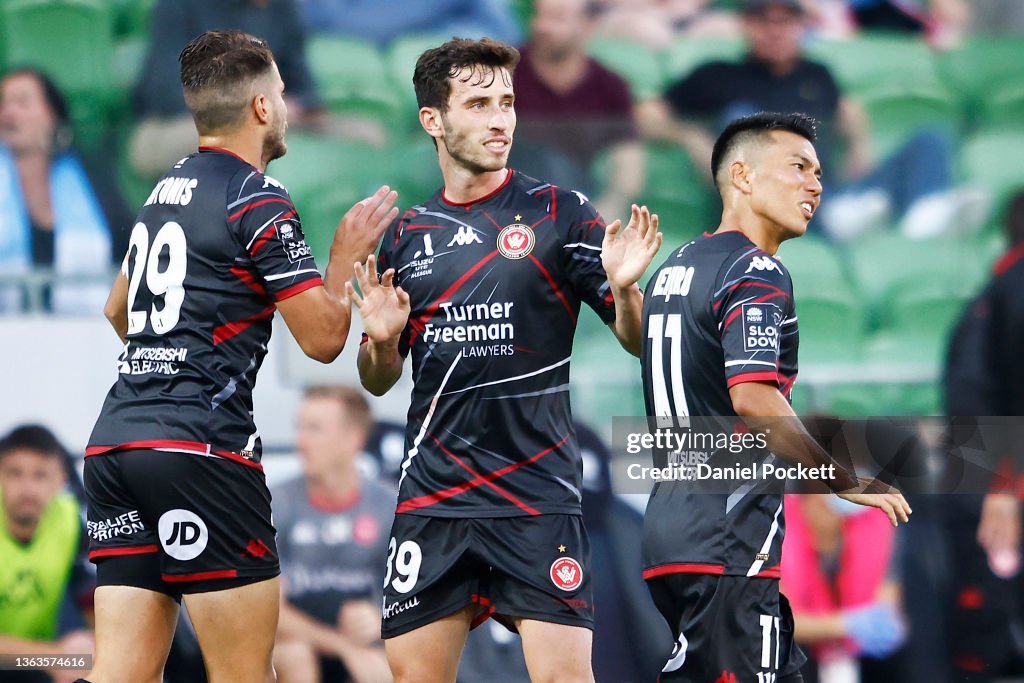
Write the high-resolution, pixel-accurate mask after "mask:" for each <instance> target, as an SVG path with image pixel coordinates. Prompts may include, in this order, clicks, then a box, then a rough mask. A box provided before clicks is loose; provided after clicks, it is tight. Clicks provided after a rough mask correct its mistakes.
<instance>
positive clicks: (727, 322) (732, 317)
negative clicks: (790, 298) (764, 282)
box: [722, 287, 786, 329]
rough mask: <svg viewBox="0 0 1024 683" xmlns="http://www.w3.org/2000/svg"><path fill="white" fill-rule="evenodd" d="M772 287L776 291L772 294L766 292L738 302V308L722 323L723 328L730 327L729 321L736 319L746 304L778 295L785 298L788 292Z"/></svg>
mask: <svg viewBox="0 0 1024 683" xmlns="http://www.w3.org/2000/svg"><path fill="white" fill-rule="evenodd" d="M772 289H775V292H773V293H772V294H765V295H764V296H759V297H757V298H756V299H753V300H752V301H744V302H743V303H742V304H737V305H736V308H734V309H733V310H732V313H730V314H729V315H728V316H727V317H726V318H725V321H724V322H723V323H722V329H725V328H726V327H729V323H731V322H732V321H733V320H735V319H736V316H738V315H739V314H740V312H741V311H742V310H743V306H744V305H745V304H762V303H764V302H765V301H768V300H769V299H774V298H775V297H777V296H782V297H783V298H785V296H786V293H785V292H783V291H782V290H781V289H778V288H775V287H772ZM776 292H777V293H776Z"/></svg>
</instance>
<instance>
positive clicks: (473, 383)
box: [380, 171, 615, 517]
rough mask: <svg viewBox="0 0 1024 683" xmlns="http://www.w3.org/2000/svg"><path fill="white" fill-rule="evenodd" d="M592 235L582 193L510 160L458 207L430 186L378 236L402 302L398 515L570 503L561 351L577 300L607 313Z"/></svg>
mask: <svg viewBox="0 0 1024 683" xmlns="http://www.w3.org/2000/svg"><path fill="white" fill-rule="evenodd" d="M603 238H604V222H603V221H602V219H601V217H600V216H599V215H598V213H597V212H596V211H595V209H594V208H593V206H591V204H590V202H589V201H588V200H587V198H586V197H584V196H583V195H582V194H579V193H578V192H570V191H566V190H562V189H560V188H557V187H555V186H553V185H550V184H547V183H542V182H540V181H537V180H534V179H533V178H530V177H528V176H524V175H522V174H520V173H516V172H513V171H510V172H509V174H508V177H507V179H506V180H505V182H504V183H503V184H502V185H501V187H499V188H498V189H497V190H495V191H494V192H493V193H491V194H490V195H488V196H486V197H483V198H481V199H479V200H477V201H474V202H472V203H470V204H456V203H453V202H450V201H448V200H447V199H445V196H444V192H443V191H441V192H438V193H437V194H436V195H434V196H433V197H432V198H431V199H430V201H428V202H426V204H424V205H422V206H415V207H413V208H412V209H410V210H408V211H406V213H405V215H403V216H402V217H401V218H400V219H399V220H398V221H396V223H395V224H394V225H393V226H392V227H391V228H389V230H388V231H387V232H386V233H385V235H384V241H383V244H382V246H381V251H380V264H381V269H382V271H383V269H385V268H388V267H393V268H395V270H396V272H397V276H396V282H397V284H399V285H401V286H402V288H403V289H405V290H406V291H407V292H408V293H409V296H410V299H411V302H412V311H411V315H410V317H409V323H408V325H407V327H406V329H405V331H404V332H403V334H402V338H401V344H400V351H401V353H402V354H403V355H406V354H408V353H409V352H410V351H411V352H412V377H413V382H414V387H413V392H412V403H411V406H410V408H409V416H408V424H407V428H406V455H405V459H404V461H403V462H402V468H401V475H400V476H401V479H400V485H399V504H398V510H397V511H398V512H399V513H413V514H420V515H430V516H442V517H462V516H476V517H506V516H518V515H536V514H542V513H567V514H579V512H580V495H581V494H580V486H581V484H580V482H581V476H582V465H581V461H580V454H579V448H578V446H577V444H576V439H575V435H574V432H573V421H572V415H571V411H570V407H569V362H570V354H571V351H572V343H573V335H574V332H575V330H576V320H577V317H578V316H579V314H580V304H581V302H586V303H587V304H588V305H589V306H590V307H591V308H593V309H594V311H596V312H597V314H598V315H599V316H600V317H601V318H602V320H604V321H605V322H611V321H612V320H614V317H615V306H614V301H613V299H612V296H611V291H610V289H609V285H608V282H607V279H606V277H605V273H604V268H603V266H602V265H601V242H602V240H603Z"/></svg>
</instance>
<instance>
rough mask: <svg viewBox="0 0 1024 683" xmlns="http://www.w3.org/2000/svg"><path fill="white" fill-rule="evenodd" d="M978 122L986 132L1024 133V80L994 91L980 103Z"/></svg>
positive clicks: (1023, 53)
mask: <svg viewBox="0 0 1024 683" xmlns="http://www.w3.org/2000/svg"><path fill="white" fill-rule="evenodd" d="M1021 54H1022V55H1024V52H1022V53H1021ZM976 120H977V126H978V128H979V129H982V130H985V131H998V130H1006V131H1016V132H1018V133H1020V132H1024V79H1021V80H1020V81H1018V82H1016V83H1008V84H1006V85H1004V86H1003V87H1001V88H999V89H996V90H994V91H993V92H992V93H991V94H990V95H989V96H988V97H986V98H985V99H984V100H983V101H982V102H981V103H980V105H979V107H978V109H977V116H976Z"/></svg>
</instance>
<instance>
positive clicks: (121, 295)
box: [103, 273, 128, 341]
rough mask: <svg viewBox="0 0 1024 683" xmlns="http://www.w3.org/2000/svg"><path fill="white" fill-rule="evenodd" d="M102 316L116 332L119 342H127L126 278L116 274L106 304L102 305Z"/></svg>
mask: <svg viewBox="0 0 1024 683" xmlns="http://www.w3.org/2000/svg"><path fill="white" fill-rule="evenodd" d="M103 315H105V316H106V317H107V320H109V321H110V324H111V325H112V326H113V328H114V332H117V336H118V338H120V340H121V341H128V278H127V277H126V276H125V274H124V273H118V274H117V279H116V280H114V286H113V287H111V288H110V294H109V295H107V303H105V304H104V305H103Z"/></svg>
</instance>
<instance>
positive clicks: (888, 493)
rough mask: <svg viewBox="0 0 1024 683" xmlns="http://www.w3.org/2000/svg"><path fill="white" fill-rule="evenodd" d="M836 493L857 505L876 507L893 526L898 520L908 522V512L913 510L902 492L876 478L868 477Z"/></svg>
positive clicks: (897, 523)
mask: <svg viewBox="0 0 1024 683" xmlns="http://www.w3.org/2000/svg"><path fill="white" fill-rule="evenodd" d="M836 495H838V496H839V497H840V498H843V499H844V500H848V501H850V502H851V503H856V504H857V505H866V506H868V507H873V508H878V509H879V510H881V511H882V512H884V513H885V514H886V516H888V517H889V522H891V523H892V525H893V526H898V525H899V523H900V521H903V522H909V521H910V513H911V512H913V510H911V509H910V504H909V503H907V499H906V498H904V497H903V494H902V493H900V492H899V491H897V490H896V489H895V488H893V487H892V486H890V485H889V484H886V483H885V482H883V481H881V480H878V479H869V480H867V481H866V482H862V484H861V486H858V487H857V488H855V489H851V490H849V491H841V492H838V493H836Z"/></svg>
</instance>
